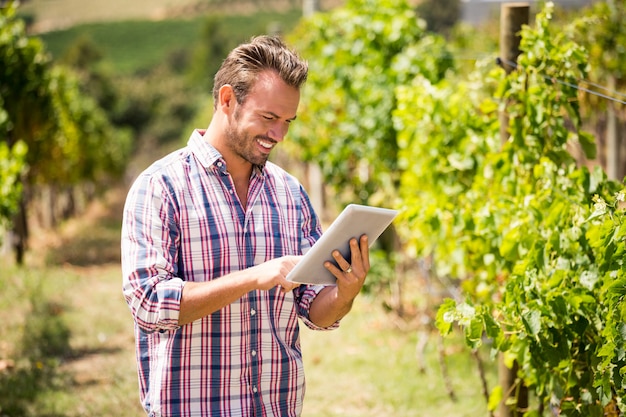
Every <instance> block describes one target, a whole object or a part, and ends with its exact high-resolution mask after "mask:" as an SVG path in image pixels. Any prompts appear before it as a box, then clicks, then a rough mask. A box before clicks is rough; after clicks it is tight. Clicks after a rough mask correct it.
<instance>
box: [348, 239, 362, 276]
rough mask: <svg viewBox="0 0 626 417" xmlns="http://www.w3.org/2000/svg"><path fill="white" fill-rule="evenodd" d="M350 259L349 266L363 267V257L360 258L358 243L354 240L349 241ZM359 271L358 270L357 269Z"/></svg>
mask: <svg viewBox="0 0 626 417" xmlns="http://www.w3.org/2000/svg"><path fill="white" fill-rule="evenodd" d="M350 257H351V264H352V265H354V266H355V267H357V265H359V266H360V265H363V257H362V256H361V248H360V247H359V241H357V240H356V239H350ZM359 269H360V268H359Z"/></svg>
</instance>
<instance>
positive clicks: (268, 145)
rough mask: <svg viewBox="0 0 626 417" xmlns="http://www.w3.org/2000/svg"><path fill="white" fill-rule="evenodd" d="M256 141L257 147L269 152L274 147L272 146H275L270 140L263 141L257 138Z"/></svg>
mask: <svg viewBox="0 0 626 417" xmlns="http://www.w3.org/2000/svg"><path fill="white" fill-rule="evenodd" d="M256 141H257V143H258V144H259V145H261V146H262V147H263V148H265V149H267V150H271V149H272V148H273V147H274V145H276V142H274V141H272V140H264V139H260V138H257V140H256Z"/></svg>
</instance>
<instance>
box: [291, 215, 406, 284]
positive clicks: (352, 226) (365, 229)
mask: <svg viewBox="0 0 626 417" xmlns="http://www.w3.org/2000/svg"><path fill="white" fill-rule="evenodd" d="M397 215H398V211H397V210H392V209H387V208H380V207H373V206H366V205H360V204H349V205H348V206H346V208H345V209H344V210H343V211H342V212H341V214H340V215H339V216H338V217H337V218H336V219H335V221H334V222H333V223H332V224H331V225H330V227H329V228H328V230H327V231H326V232H324V233H323V234H322V236H321V237H320V238H319V239H318V240H317V242H315V244H314V245H313V246H312V247H311V249H310V250H309V251H308V252H307V253H306V254H305V256H304V258H303V259H302V260H301V261H300V262H299V263H298V264H297V265H296V266H295V267H294V268H293V269H292V270H291V272H290V273H289V274H288V275H287V280H289V281H293V282H299V283H301V284H321V285H335V284H336V278H335V277H334V276H333V274H331V273H330V271H328V270H327V269H326V268H325V267H324V262H326V261H331V262H333V263H335V261H334V259H333V257H332V255H331V253H332V251H334V250H335V249H337V250H339V252H340V253H341V254H342V255H343V257H344V258H346V259H347V260H348V261H350V258H349V255H350V246H349V242H350V239H352V238H353V237H354V238H357V239H358V238H359V237H360V236H362V235H364V234H366V235H367V237H368V239H369V246H370V247H371V246H372V245H373V244H374V242H375V241H376V240H377V239H378V238H379V237H380V235H381V234H382V233H383V232H384V231H385V229H386V228H387V227H389V225H390V224H391V222H392V221H393V219H395V217H396V216H397ZM335 264H336V263H335Z"/></svg>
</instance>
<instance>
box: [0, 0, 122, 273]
mask: <svg viewBox="0 0 626 417" xmlns="http://www.w3.org/2000/svg"><path fill="white" fill-rule="evenodd" d="M0 104H1V105H2V108H0V114H4V115H6V122H5V123H6V125H5V126H6V127H5V129H4V131H3V132H2V133H3V142H4V143H6V144H7V145H8V147H10V148H12V147H13V146H14V145H15V144H17V143H18V142H22V143H24V144H25V145H26V147H27V149H28V152H27V154H26V155H25V159H26V164H27V170H26V171H25V173H24V175H23V178H22V184H23V186H24V191H25V193H24V194H23V195H22V200H21V202H20V204H19V210H18V213H17V216H16V218H15V219H14V221H13V228H14V235H15V236H14V237H15V239H14V246H15V251H16V260H17V262H18V263H22V262H23V256H24V251H25V249H26V243H27V238H28V229H27V205H28V202H29V193H30V192H31V191H32V187H34V186H37V185H41V184H56V185H68V186H73V185H76V184H78V183H80V182H82V181H91V182H95V183H102V182H103V181H105V180H107V179H108V178H110V177H111V176H113V175H116V174H120V173H121V171H122V167H124V165H125V162H126V157H127V156H128V151H129V149H130V140H129V136H128V134H125V133H123V132H120V131H115V130H114V129H113V127H112V126H111V124H110V123H109V121H108V119H107V117H106V115H105V114H104V113H103V112H102V110H101V109H100V108H99V107H98V106H97V104H96V103H95V102H94V101H93V100H92V99H90V98H89V97H87V96H85V95H83V94H82V93H81V91H80V89H79V86H78V81H77V78H76V76H75V75H74V74H73V73H71V72H70V71H69V70H67V69H66V68H63V67H59V66H54V65H53V64H52V62H51V60H50V58H49V57H48V55H47V54H46V51H45V49H44V47H43V44H42V42H41V41H40V40H39V39H37V38H31V37H28V36H27V35H26V33H25V28H24V23H23V21H21V20H20V19H18V18H17V17H16V8H15V6H14V5H13V4H12V3H10V4H9V5H8V6H7V7H5V8H2V9H0Z"/></svg>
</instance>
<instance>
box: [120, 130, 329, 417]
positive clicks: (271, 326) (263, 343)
mask: <svg viewBox="0 0 626 417" xmlns="http://www.w3.org/2000/svg"><path fill="white" fill-rule="evenodd" d="M202 135H203V132H202V131H200V130H196V131H194V132H193V134H192V136H191V138H190V139H189V142H188V144H187V147H185V148H183V149H181V150H180V151H177V152H174V153H172V154H170V155H168V156H166V157H165V158H163V159H162V160H160V161H157V162H156V163H154V164H153V165H152V166H151V167H150V168H148V169H147V170H146V171H144V172H143V173H142V174H141V175H140V176H139V177H138V179H137V180H136V181H135V183H134V184H133V186H132V187H131V189H130V192H129V194H128V198H127V201H126V206H125V208H124V221H123V226H122V254H123V255H122V269H123V291H124V296H125V298H126V301H127V303H128V305H129V307H130V310H131V312H132V315H133V317H134V321H135V335H136V343H137V346H136V347H137V349H136V350H137V363H138V374H139V385H140V397H141V401H142V403H143V405H144V408H145V409H146V411H147V413H148V415H149V416H154V417H157V416H177V417H184V416H189V417H191V416H194V417H196V416H197V417H208V416H211V417H214V416H232V417H234V416H242V417H243V416H246V417H248V416H258V417H261V416H263V417H264V416H277V417H278V416H280V417H289V416H298V415H300V413H301V411H302V401H303V396H304V372H303V365H302V353H301V349H300V338H299V327H298V317H300V318H301V319H302V320H303V322H304V323H305V324H306V325H307V326H309V327H311V328H312V329H316V330H319V328H318V327H316V326H315V325H314V324H313V323H311V322H310V320H309V319H308V313H309V306H310V303H311V301H312V300H313V299H314V298H315V296H316V295H317V293H318V292H319V291H320V290H321V288H322V287H318V286H300V287H298V288H296V289H295V290H293V291H291V292H289V293H287V294H283V293H281V292H280V291H279V290H277V289H272V290H270V291H259V290H257V291H252V292H250V293H248V294H246V295H245V296H243V297H242V298H240V299H239V300H238V301H236V302H234V303H232V304H230V305H228V306H226V307H224V308H223V309H221V310H219V311H217V312H215V313H213V314H211V315H209V316H206V317H204V318H202V319H199V320H197V321H195V322H193V323H190V324H187V325H184V326H179V325H178V314H179V308H180V299H181V294H182V290H183V286H184V285H185V281H209V280H212V279H216V278H218V277H222V276H224V275H227V274H228V273H231V272H234V271H238V270H242V269H245V268H249V267H251V266H254V265H258V264H260V263H263V262H266V261H268V260H270V259H274V258H277V257H280V256H283V255H290V254H292V255H293V254H296V255H299V254H302V253H304V252H306V251H307V250H308V249H309V248H310V247H311V246H312V245H313V243H314V242H315V241H316V240H317V239H318V238H319V237H320V235H321V226H320V223H319V220H318V218H317V216H316V215H315V213H314V211H313V208H312V206H311V203H310V201H309V198H308V196H307V195H306V193H305V191H304V189H303V188H302V186H301V185H300V184H299V183H298V182H297V181H296V180H295V179H294V178H293V177H292V176H290V175H289V174H287V173H286V172H285V171H283V170H282V169H280V168H279V167H277V166H276V165H274V164H272V163H270V162H268V163H267V164H266V165H265V166H264V167H255V169H254V170H253V174H252V177H251V179H250V186H249V191H248V207H247V209H246V210H245V211H244V209H243V206H242V205H241V204H240V202H239V200H238V198H237V194H236V193H235V188H234V184H233V181H232V179H231V177H230V175H229V174H228V172H227V171H226V164H225V162H224V160H223V159H222V157H221V155H220V154H219V152H218V151H217V150H216V149H215V148H213V147H212V146H211V145H209V144H208V143H207V142H206V141H205V140H204V139H203V137H202ZM337 326H338V323H336V324H335V325H333V326H332V327H331V328H335V327H337Z"/></svg>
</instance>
